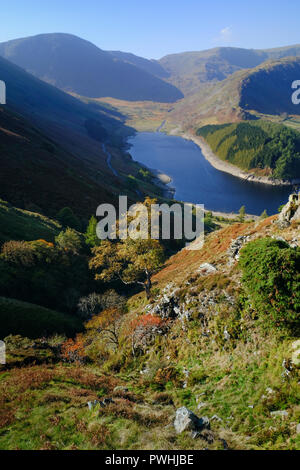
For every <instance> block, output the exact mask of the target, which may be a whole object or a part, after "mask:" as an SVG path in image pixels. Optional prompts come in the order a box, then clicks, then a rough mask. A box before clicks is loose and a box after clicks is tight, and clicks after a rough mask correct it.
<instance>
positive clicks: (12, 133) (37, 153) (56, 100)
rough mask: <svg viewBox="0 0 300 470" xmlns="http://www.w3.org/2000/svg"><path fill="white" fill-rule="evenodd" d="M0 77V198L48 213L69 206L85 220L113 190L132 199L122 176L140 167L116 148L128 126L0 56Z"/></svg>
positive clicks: (109, 112) (98, 106) (101, 107)
mask: <svg viewBox="0 0 300 470" xmlns="http://www.w3.org/2000/svg"><path fill="white" fill-rule="evenodd" d="M0 76H1V79H2V80H4V81H5V82H6V86H7V105H5V106H2V107H1V108H0V136H1V139H0V150H1V152H0V158H1V167H2V171H1V173H0V181H1V194H0V196H1V197H2V198H3V199H5V200H8V201H9V202H11V203H12V204H14V205H16V206H18V207H21V208H27V207H29V208H30V206H31V204H32V203H33V204H35V206H36V210H37V211H39V210H41V211H42V212H43V213H45V214H47V215H50V216H53V215H55V214H56V213H57V211H58V210H60V209H61V208H62V207H64V206H69V207H71V208H72V209H73V211H74V212H75V213H76V214H77V215H79V216H80V217H84V218H85V220H86V219H88V218H89V216H90V215H91V214H93V213H95V210H96V208H97V207H98V205H99V204H101V203H102V202H114V201H115V198H116V197H117V196H118V195H119V193H120V191H122V192H125V193H127V194H128V195H129V197H130V198H131V200H134V199H136V198H137V197H138V196H137V193H136V188H134V187H131V186H130V185H129V184H128V181H127V175H128V174H131V175H133V176H136V175H138V172H139V169H140V168H139V167H138V166H137V165H136V164H134V163H133V162H132V161H131V159H130V157H129V156H128V154H127V153H126V150H125V149H124V137H125V136H127V135H129V134H130V133H132V129H130V128H128V127H127V126H125V125H124V123H123V117H122V115H120V113H117V112H116V111H115V110H114V109H113V108H111V107H109V106H104V105H102V104H101V103H100V104H98V103H93V104H89V103H84V102H82V101H81V100H79V99H77V98H74V97H72V96H70V95H68V94H66V93H64V92H62V91H61V90H59V89H57V88H55V87H53V86H51V85H49V84H46V83H44V82H43V81H41V80H39V79H37V78H35V77H33V76H32V75H30V74H28V73H27V72H25V71H24V70H23V69H21V68H19V67H17V66H16V65H14V64H12V63H10V62H9V61H7V60H5V59H2V58H0ZM103 144H105V146H103ZM108 154H109V155H110V157H111V167H112V168H114V169H115V171H114V172H113V171H112V169H111V167H110V166H109V165H108V163H107V160H108ZM54 182H55V183H54ZM141 189H142V190H143V188H141ZM149 190H150V192H151V191H155V187H153V185H152V186H151V188H150V189H149Z"/></svg>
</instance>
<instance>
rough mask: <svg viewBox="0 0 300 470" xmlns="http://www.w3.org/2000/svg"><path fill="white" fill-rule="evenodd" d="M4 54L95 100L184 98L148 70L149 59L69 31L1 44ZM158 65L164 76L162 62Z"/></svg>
mask: <svg viewBox="0 0 300 470" xmlns="http://www.w3.org/2000/svg"><path fill="white" fill-rule="evenodd" d="M0 55H1V56H2V57H4V58H6V59H8V60H10V61H11V62H13V63H14V64H16V65H19V66H20V67H22V68H24V69H25V70H27V71H28V72H30V73H31V74H33V75H35V76H36V77H38V78H40V79H41V80H44V81H46V82H48V83H51V84H52V85H55V86H56V87H58V88H60V89H62V90H65V91H67V92H72V93H75V94H77V95H82V96H86V97H90V98H100V97H113V98H118V99H123V100H127V101H143V100H149V101H159V102H175V101H177V100H178V99H180V98H182V97H183V95H182V93H181V92H180V91H179V90H178V89H177V88H176V87H175V86H173V85H172V84H169V83H167V82H165V81H163V80H161V79H160V78H158V77H157V76H154V75H152V73H149V69H150V68H151V67H150V68H149V66H148V71H146V70H145V68H146V67H145V62H147V61H145V60H142V59H139V58H136V57H135V58H134V59H132V57H131V59H130V61H129V60H128V55H125V56H122V57H121V56H120V55H119V57H117V55H118V53H114V54H113V53H110V52H106V51H103V50H101V49H99V48H98V47H97V46H95V45H94V44H92V43H90V42H89V41H85V40H83V39H81V38H79V37H76V36H73V35H70V34H62V33H57V34H41V35H38V36H33V37H28V38H22V39H16V40H13V41H9V42H5V43H2V44H0ZM134 62H136V63H137V62H139V63H143V64H144V65H143V67H140V66H136V64H134ZM148 62H149V61H148ZM148 65H149V64H148ZM153 68H155V69H156V70H157V69H158V70H160V74H162V71H161V68H160V67H159V65H158V64H157V65H156V66H155V65H152V69H153Z"/></svg>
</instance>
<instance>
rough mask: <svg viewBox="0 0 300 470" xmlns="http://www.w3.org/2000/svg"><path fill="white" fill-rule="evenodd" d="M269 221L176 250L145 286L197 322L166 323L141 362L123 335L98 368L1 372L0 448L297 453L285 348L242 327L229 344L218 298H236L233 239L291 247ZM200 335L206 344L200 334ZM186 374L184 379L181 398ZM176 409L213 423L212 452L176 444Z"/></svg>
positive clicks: (141, 304)
mask: <svg viewBox="0 0 300 470" xmlns="http://www.w3.org/2000/svg"><path fill="white" fill-rule="evenodd" d="M273 220H274V217H271V218H269V219H266V220H264V221H260V222H256V223H247V224H242V223H240V224H235V225H232V226H229V227H226V228H224V229H222V230H221V231H219V232H215V233H213V234H211V235H209V236H208V237H207V240H206V243H205V245H204V247H203V249H202V250H198V251H186V250H184V251H182V252H180V253H178V254H176V255H174V256H173V257H172V258H171V259H170V260H169V261H168V262H167V264H166V266H165V268H164V269H163V270H162V271H161V272H160V273H158V274H157V275H156V276H155V277H154V279H153V280H154V283H155V287H156V289H159V290H160V292H162V290H163V288H164V287H165V286H166V285H167V284H169V283H170V282H172V283H173V284H174V286H177V287H178V288H179V293H180V296H181V298H182V301H184V299H185V296H189V295H192V296H193V299H194V300H193V303H192V305H191V308H192V309H194V310H195V312H198V315H196V316H193V317H192V321H190V322H188V323H186V324H185V328H183V327H182V326H183V325H182V322H181V321H180V320H177V321H173V322H171V324H170V330H169V332H168V334H166V335H164V336H162V337H157V338H156V341H155V342H154V343H153V344H152V345H150V346H149V347H148V348H147V351H146V352H145V353H144V354H142V355H140V356H137V357H136V358H135V359H133V358H132V357H131V354H130V345H129V344H128V345H127V342H128V338H127V336H128V334H127V333H126V331H127V330H126V326H125V328H124V330H123V331H124V337H123V338H122V341H121V344H122V349H123V351H122V350H121V351H120V353H117V354H112V355H111V357H110V358H109V360H108V361H107V362H106V363H104V367H103V364H102V366H101V363H100V365H97V364H95V366H89V367H88V366H79V365H78V366H74V365H72V366H68V367H66V366H64V365H57V366H55V367H53V366H52V367H50V366H40V367H29V368H25V369H24V368H23V369H14V370H11V371H9V372H4V373H3V374H2V376H0V388H1V387H2V389H3V391H2V394H1V395H0V396H1V397H2V400H4V401H6V404H5V406H2V407H1V413H0V424H1V426H2V432H1V431H0V448H6V449H7V448H8V449H15V448H20V449H41V448H47V449H71V448H73V449H168V450H171V449H203V448H209V449H222V448H223V441H222V440H221V439H225V440H226V442H227V444H228V446H229V448H230V449H260V450H261V449H299V448H300V437H299V435H297V433H296V425H297V424H298V423H299V420H300V409H299V405H298V403H299V399H300V396H299V385H298V382H299V370H298V369H295V370H294V372H293V373H292V374H291V375H290V377H289V378H288V379H283V377H282V372H283V369H282V362H283V359H288V358H289V357H290V354H291V343H292V342H293V341H294V338H291V337H285V338H282V337H280V335H278V334H277V332H276V331H273V332H268V333H267V332H263V331H261V330H260V329H258V328H257V326H256V324H255V321H253V320H251V319H250V318H248V319H247V318H245V319H244V335H242V338H240V339H239V340H238V341H236V340H235V337H234V334H233V331H232V328H233V324H232V318H231V317H230V315H229V312H228V313H227V314H228V317H226V309H225V310H222V306H223V302H224V293H225V292H226V293H227V294H228V295H230V296H236V295H238V292H239V281H240V272H239V269H238V268H237V266H236V265H234V266H232V267H229V266H228V256H227V250H228V248H229V246H230V243H231V241H232V239H235V238H236V237H238V236H241V235H248V236H250V237H251V238H257V237H266V236H271V235H275V236H279V235H280V236H283V237H284V238H285V239H286V240H291V239H292V238H294V237H295V234H296V233H297V227H296V226H292V227H289V228H288V229H285V230H283V231H282V230H279V229H278V228H277V227H276V225H274V224H273V223H272V222H273ZM203 262H211V263H214V264H215V266H216V267H217V269H218V272H217V273H216V274H212V275H210V276H207V277H205V278H203V277H201V276H199V275H197V273H196V269H197V268H198V267H199V265H200V264H201V263H203ZM187 281H188V282H189V283H188V284H187ZM213 294H216V295H217V296H220V294H222V295H221V296H220V300H219V301H218V302H217V305H218V307H217V308H218V309H219V314H218V315H217V316H216V315H212V316H210V314H209V310H208V311H207V313H206V315H207V323H204V324H203V323H202V321H201V316H200V317H199V311H201V309H202V305H203V302H204V301H205V300H204V298H205V296H206V297H207V296H210V295H213ZM145 304H146V300H145V297H144V295H143V294H139V295H136V296H135V297H133V298H132V299H131V300H130V302H129V308H130V313H129V314H127V317H126V319H125V325H126V322H131V321H132V319H133V318H135V316H136V315H139V314H141V313H143V312H144V311H145ZM222 312H223V313H222ZM224 315H225V317H224ZM219 321H220V322H221V323H220V324H219V323H218V322H219ZM225 325H226V326H227V329H228V330H229V331H230V332H231V335H232V339H231V340H230V341H229V342H228V343H227V344H226V343H224V342H222V336H223V328H224V326H225ZM206 330H209V331H210V334H209V335H208V336H207V335H203V334H202V333H203V331H206ZM220 340H221V342H220ZM101 369H102V370H101ZM186 369H188V370H189V378H188V381H187V385H186V387H185V388H183V382H184V380H185V373H184V370H186ZM145 370H146V371H147V372H144V373H143V374H141V373H140V371H145ZM112 371H114V374H113V375H112ZM171 371H173V375H172V374H171V375H170V372H171ZM168 376H169V378H167V377H168ZM21 378H22V379H21ZM116 385H125V386H126V387H127V388H129V392H126V393H122V392H121V391H118V392H117V391H115V392H114V388H115V386H116ZM269 389H272V390H271V392H270V391H268V390H269ZM20 393H21V394H22V399H21V400H20V399H19V397H20ZM104 397H113V398H114V400H115V402H116V403H115V404H114V405H109V406H108V407H107V408H104V409H102V408H99V407H98V408H96V409H95V410H94V411H91V412H90V411H88V408H87V401H89V400H93V399H97V398H98V399H103V398H104ZM200 402H201V409H198V404H199V403H200ZM183 405H185V406H188V407H189V408H190V409H191V410H193V411H194V412H195V413H197V414H198V416H208V417H209V418H212V416H214V415H216V414H217V415H218V417H219V419H215V420H212V421H211V427H212V432H213V434H214V436H215V441H214V442H213V443H212V444H209V443H207V442H205V441H203V440H201V439H192V438H191V437H190V435H189V433H184V434H182V435H176V433H175V431H174V428H173V420H174V416H175V410H176V408H178V407H180V406H183ZM16 407H17V408H16ZM280 409H281V410H287V411H288V417H287V418H286V419H282V418H274V417H272V416H271V411H275V410H280ZM28 410H29V411H28Z"/></svg>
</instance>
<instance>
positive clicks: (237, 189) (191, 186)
mask: <svg viewBox="0 0 300 470" xmlns="http://www.w3.org/2000/svg"><path fill="white" fill-rule="evenodd" d="M129 144H131V145H132V147H131V149H130V153H131V155H132V157H133V159H134V160H136V161H138V162H141V163H143V164H144V165H146V166H148V167H149V168H155V169H158V170H160V171H162V172H163V173H166V174H167V175H169V176H170V177H171V178H172V183H171V186H172V187H174V188H175V189H176V194H175V198H176V199H178V200H181V201H186V202H192V203H194V204H204V205H205V208H206V209H209V210H214V211H222V212H237V211H238V210H239V209H240V207H241V206H242V205H245V206H246V211H247V212H248V213H249V214H256V215H260V214H261V213H262V212H263V211H264V209H266V210H267V212H268V214H269V215H271V214H275V213H277V210H278V207H279V206H280V205H281V204H284V203H285V202H286V201H287V199H288V196H289V194H290V192H291V188H290V187H279V186H271V185H265V184H260V183H252V182H248V181H245V180H242V179H240V178H237V177H235V176H232V175H230V174H228V173H224V172H222V171H219V170H216V169H215V168H214V167H213V166H211V165H210V163H209V162H208V161H207V160H206V159H205V158H204V156H203V155H202V152H201V149H200V148H199V147H198V146H197V145H196V144H195V143H194V142H192V141H189V140H185V139H183V138H182V137H177V136H168V135H166V134H163V133H161V132H139V133H137V134H136V135H135V136H134V137H131V138H130V139H129Z"/></svg>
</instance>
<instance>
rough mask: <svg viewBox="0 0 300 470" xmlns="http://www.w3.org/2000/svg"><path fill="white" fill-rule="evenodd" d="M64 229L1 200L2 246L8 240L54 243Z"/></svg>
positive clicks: (56, 223) (52, 221) (41, 216)
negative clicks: (40, 240) (39, 240)
mask: <svg viewBox="0 0 300 470" xmlns="http://www.w3.org/2000/svg"><path fill="white" fill-rule="evenodd" d="M61 229H62V227H61V225H60V224H59V223H58V222H56V221H55V220H51V219H49V218H48V217H45V216H43V215H41V214H38V213H36V212H29V211H24V210H22V209H17V208H16V207H13V206H12V205H11V204H9V203H8V202H6V201H3V200H2V199H0V245H2V243H3V242H6V241H8V240H28V241H29V240H38V239H39V238H43V239H44V240H48V241H50V242H53V241H54V238H55V236H57V235H58V234H59V232H60V231H61Z"/></svg>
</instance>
